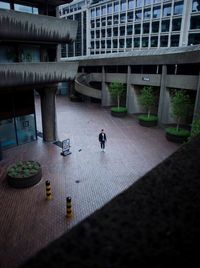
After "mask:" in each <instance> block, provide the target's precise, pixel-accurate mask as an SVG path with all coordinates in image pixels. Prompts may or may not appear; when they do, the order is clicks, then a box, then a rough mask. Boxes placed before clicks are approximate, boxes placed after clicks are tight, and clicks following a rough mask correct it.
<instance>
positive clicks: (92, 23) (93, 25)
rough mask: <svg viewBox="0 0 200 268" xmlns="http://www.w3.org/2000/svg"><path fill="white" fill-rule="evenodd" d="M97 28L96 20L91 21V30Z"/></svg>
mask: <svg viewBox="0 0 200 268" xmlns="http://www.w3.org/2000/svg"><path fill="white" fill-rule="evenodd" d="M94 27H95V22H94V20H91V28H94Z"/></svg>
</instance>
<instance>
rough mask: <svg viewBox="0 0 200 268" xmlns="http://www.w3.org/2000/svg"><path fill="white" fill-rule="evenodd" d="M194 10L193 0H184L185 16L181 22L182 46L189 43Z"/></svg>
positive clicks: (180, 43)
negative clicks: (192, 11) (191, 18)
mask: <svg viewBox="0 0 200 268" xmlns="http://www.w3.org/2000/svg"><path fill="white" fill-rule="evenodd" d="M190 10H192V1H184V6H183V16H182V23H181V34H180V42H179V45H180V46H184V47H186V46H187V45H188V31H189V28H190V17H191V11H190Z"/></svg>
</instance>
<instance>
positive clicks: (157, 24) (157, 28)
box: [152, 21, 159, 33]
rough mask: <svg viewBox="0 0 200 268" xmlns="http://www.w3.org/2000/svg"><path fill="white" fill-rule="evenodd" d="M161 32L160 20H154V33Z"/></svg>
mask: <svg viewBox="0 0 200 268" xmlns="http://www.w3.org/2000/svg"><path fill="white" fill-rule="evenodd" d="M158 32H159V21H153V22H152V33H158Z"/></svg>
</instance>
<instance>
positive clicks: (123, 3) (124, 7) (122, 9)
mask: <svg viewBox="0 0 200 268" xmlns="http://www.w3.org/2000/svg"><path fill="white" fill-rule="evenodd" d="M121 11H126V0H121Z"/></svg>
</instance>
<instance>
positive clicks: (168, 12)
mask: <svg viewBox="0 0 200 268" xmlns="http://www.w3.org/2000/svg"><path fill="white" fill-rule="evenodd" d="M171 11H172V8H171V4H168V5H164V6H163V16H170V15H171Z"/></svg>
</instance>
